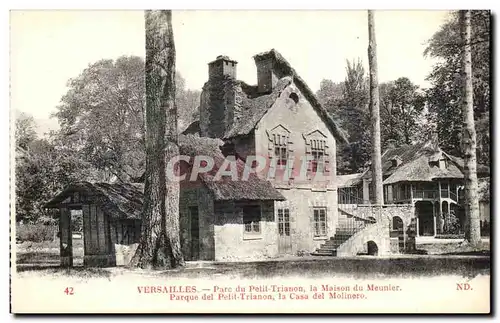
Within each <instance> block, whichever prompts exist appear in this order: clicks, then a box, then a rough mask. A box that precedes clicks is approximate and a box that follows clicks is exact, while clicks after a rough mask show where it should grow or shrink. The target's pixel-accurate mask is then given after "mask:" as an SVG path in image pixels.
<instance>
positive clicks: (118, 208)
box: [44, 135, 285, 219]
mask: <svg viewBox="0 0 500 323" xmlns="http://www.w3.org/2000/svg"><path fill="white" fill-rule="evenodd" d="M222 144H223V142H222V141H221V140H219V139H211V138H206V137H198V136H194V135H179V149H180V153H181V154H182V155H187V156H191V157H194V156H209V157H212V158H213V159H214V162H215V167H214V170H213V171H212V172H209V173H202V174H200V175H199V179H200V181H201V183H203V184H204V185H205V186H206V187H207V188H208V190H209V192H210V193H211V194H212V196H213V198H214V200H216V201H228V200H285V198H284V196H283V195H282V194H281V193H280V192H278V191H277V190H276V189H275V188H274V187H273V186H272V184H271V183H270V182H269V181H266V180H263V179H260V178H258V177H257V176H255V174H251V175H250V177H249V179H248V181H232V180H229V179H225V178H224V177H222V178H221V180H215V179H214V177H215V174H216V172H217V170H218V169H219V168H220V166H221V165H222V163H223V162H224V159H225V157H224V155H223V154H222V152H221V151H220V146H222ZM192 161H193V158H192V159H191V162H192ZM237 168H238V174H239V176H238V178H241V174H242V172H243V169H244V163H243V162H242V161H241V160H240V161H238V162H237ZM187 179H189V176H187V177H186V180H187ZM181 187H182V182H181ZM75 192H79V193H81V194H85V196H86V197H87V200H90V201H92V202H94V203H96V204H98V205H100V207H101V208H102V209H103V210H104V211H105V212H106V213H107V214H109V215H111V216H112V217H114V218H120V219H140V218H141V212H142V204H143V200H144V194H143V192H144V185H143V184H128V183H114V184H109V183H89V182H78V183H74V184H71V185H69V186H68V187H66V188H65V189H64V190H63V191H62V192H61V193H59V194H57V195H56V196H55V197H54V198H53V199H52V200H50V201H49V202H47V203H46V204H45V205H44V207H45V208H58V207H59V206H60V205H61V203H62V202H63V201H64V200H66V199H67V198H68V197H71V196H72V195H73V193H75Z"/></svg>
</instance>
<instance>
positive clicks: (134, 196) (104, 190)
mask: <svg viewBox="0 0 500 323" xmlns="http://www.w3.org/2000/svg"><path fill="white" fill-rule="evenodd" d="M143 187H144V186H143V184H128V183H114V184H109V183H89V182H78V183H74V184H71V185H69V186H68V187H66V188H65V189H64V190H63V191H62V192H60V193H59V194H57V195H56V196H55V197H54V198H53V199H52V200H50V201H49V202H47V203H46V204H45V205H44V207H46V208H57V207H59V206H60V205H61V203H62V202H63V201H64V200H65V199H67V198H68V197H70V196H71V195H72V194H73V193H74V192H80V193H83V194H85V195H87V196H88V197H91V200H92V201H93V202H95V203H96V204H99V205H100V206H101V207H102V209H103V210H104V211H105V212H106V213H108V214H109V215H111V216H112V217H114V218H121V219H140V218H141V212H142V203H143V198H144V195H143V189H144V188H143Z"/></svg>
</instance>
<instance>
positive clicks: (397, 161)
mask: <svg viewBox="0 0 500 323" xmlns="http://www.w3.org/2000/svg"><path fill="white" fill-rule="evenodd" d="M402 162H403V161H402V160H401V158H400V157H399V156H395V157H394V158H392V159H391V166H392V167H393V168H396V167H398V166H399V165H401V163H402Z"/></svg>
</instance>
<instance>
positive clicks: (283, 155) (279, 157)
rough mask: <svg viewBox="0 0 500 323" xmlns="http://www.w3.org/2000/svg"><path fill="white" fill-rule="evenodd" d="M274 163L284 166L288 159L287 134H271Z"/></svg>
mask: <svg viewBox="0 0 500 323" xmlns="http://www.w3.org/2000/svg"><path fill="white" fill-rule="evenodd" d="M273 142H274V156H275V158H276V165H278V166H286V163H287V160H288V136H285V135H279V134H273Z"/></svg>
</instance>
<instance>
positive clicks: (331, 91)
mask: <svg viewBox="0 0 500 323" xmlns="http://www.w3.org/2000/svg"><path fill="white" fill-rule="evenodd" d="M346 64H347V65H346V78H345V81H344V82H341V83H333V82H332V81H331V80H323V81H321V85H320V89H319V90H318V92H317V96H318V99H319V101H320V102H321V103H322V104H323V105H324V106H325V108H326V109H327V110H328V111H329V112H330V113H331V114H332V115H333V116H334V118H335V120H337V122H338V123H339V125H340V126H341V127H342V128H343V129H344V130H345V131H346V132H347V135H348V139H349V144H348V145H346V146H341V145H339V146H338V147H337V172H338V173H339V174H349V173H354V172H358V171H361V170H362V169H363V167H364V166H365V164H366V162H367V161H368V160H369V159H370V152H369V151H370V132H369V127H368V126H369V114H368V85H367V80H366V76H365V70H364V68H363V63H362V62H361V60H359V59H358V60H357V61H356V62H355V61H354V60H353V61H352V62H351V61H349V60H347V61H346Z"/></svg>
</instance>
